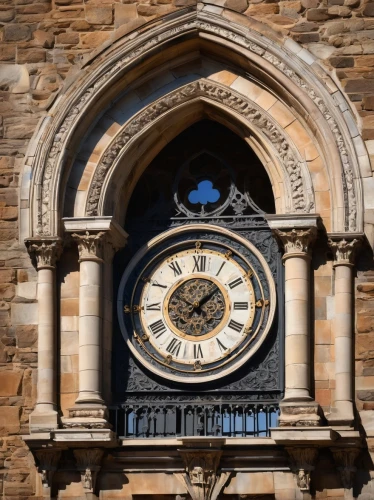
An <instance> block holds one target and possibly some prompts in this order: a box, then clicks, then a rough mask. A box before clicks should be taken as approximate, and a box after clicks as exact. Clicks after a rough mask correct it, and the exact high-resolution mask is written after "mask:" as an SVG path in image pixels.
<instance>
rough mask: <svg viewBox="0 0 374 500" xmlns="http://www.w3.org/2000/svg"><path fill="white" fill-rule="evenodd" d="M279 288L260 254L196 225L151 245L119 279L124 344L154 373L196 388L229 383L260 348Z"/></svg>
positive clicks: (229, 235) (210, 228)
mask: <svg viewBox="0 0 374 500" xmlns="http://www.w3.org/2000/svg"><path fill="white" fill-rule="evenodd" d="M275 305H276V300H275V285H274V281H273V277H272V275H271V272H270V269H269V267H268V265H267V263H266V261H265V259H264V258H263V256H262V255H261V253H260V252H259V251H258V250H257V249H256V248H255V247H254V246H253V245H252V244H251V243H250V242H248V241H247V240H246V239H245V238H243V237H241V236H239V235H237V234H236V233H233V232H231V231H229V230H227V229H222V228H218V227H216V226H210V225H201V224H194V225H189V226H184V227H182V228H178V229H173V230H170V231H167V232H165V233H163V234H162V235H160V236H158V237H156V238H154V239H153V240H151V241H150V242H149V243H148V244H147V245H146V246H145V247H143V248H142V249H141V250H139V252H137V254H136V255H135V256H134V258H133V259H132V260H131V262H130V263H129V265H128V267H127V269H126V271H125V273H124V275H123V277H122V280H121V284H120V288H119V296H118V317H119V323H120V327H121V330H122V334H123V336H124V339H125V341H126V343H127V345H128V347H129V349H130V351H131V352H132V353H133V355H135V357H136V358H137V359H138V361H140V362H141V363H142V364H143V365H144V366H145V367H146V368H147V369H149V370H150V371H151V372H153V373H155V374H156V375H159V376H161V377H165V378H167V379H168V380H170V381H173V382H180V383H182V384H184V383H192V384H198V383H203V382H210V381H214V380H217V378H220V377H225V376H227V375H229V374H230V373H232V372H233V371H234V370H236V369H238V368H239V367H240V366H242V365H243V364H244V363H246V362H247V361H248V360H249V359H250V358H251V357H252V356H253V354H254V353H255V352H256V351H257V350H258V348H259V347H260V345H261V344H262V343H263V341H264V339H265V338H266V335H267V333H268V331H269V329H270V327H271V324H272V321H273V317H274V310H275Z"/></svg>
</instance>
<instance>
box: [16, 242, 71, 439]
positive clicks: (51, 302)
mask: <svg viewBox="0 0 374 500" xmlns="http://www.w3.org/2000/svg"><path fill="white" fill-rule="evenodd" d="M25 244H26V246H27V250H28V252H29V253H30V255H31V258H32V260H33V263H34V265H35V266H36V268H37V271H38V295H37V297H38V383H37V402H36V407H35V410H34V411H33V412H32V413H31V415H30V432H43V431H44V432H46V431H50V430H52V429H56V428H57V427H58V414H57V411H56V410H57V400H56V357H57V353H56V349H57V346H56V283H55V281H56V280H55V266H56V261H57V259H58V258H59V256H60V254H61V250H62V244H61V238H58V237H35V238H30V239H28V240H26V241H25Z"/></svg>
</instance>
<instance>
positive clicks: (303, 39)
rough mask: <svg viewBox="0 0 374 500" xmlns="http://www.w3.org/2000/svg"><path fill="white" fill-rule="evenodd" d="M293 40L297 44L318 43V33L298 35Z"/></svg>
mask: <svg viewBox="0 0 374 500" xmlns="http://www.w3.org/2000/svg"><path fill="white" fill-rule="evenodd" d="M294 39H295V40H296V41H297V42H299V43H314V42H319V33H300V34H298V35H296V36H295V37H294Z"/></svg>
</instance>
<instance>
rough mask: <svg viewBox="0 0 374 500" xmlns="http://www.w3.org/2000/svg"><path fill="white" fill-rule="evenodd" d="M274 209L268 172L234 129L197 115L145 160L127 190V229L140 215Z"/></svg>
mask: <svg viewBox="0 0 374 500" xmlns="http://www.w3.org/2000/svg"><path fill="white" fill-rule="evenodd" d="M262 213H275V205H274V197H273V191H272V187H271V183H270V180H269V177H268V175H267V173H266V171H265V169H264V167H263V165H262V163H261V161H260V160H259V159H258V157H257V156H256V154H255V153H254V151H253V150H252V149H251V148H250V147H249V146H248V145H247V144H246V142H245V141H243V140H242V139H241V138H240V137H239V136H237V135H236V134H235V133H234V132H232V131H231V130H229V129H228V128H226V127H224V126H223V125H221V124H219V123H217V122H213V121H211V120H207V119H204V120H201V121H199V122H197V123H195V124H194V125H192V126H191V127H189V128H188V129H186V130H185V131H184V132H182V133H181V134H180V135H178V136H177V137H176V138H175V139H174V140H173V141H171V142H170V143H169V144H168V145H167V146H166V147H165V148H164V149H163V150H162V151H161V152H160V153H159V154H158V155H157V156H156V158H155V159H154V160H153V161H152V162H151V163H150V165H149V166H148V167H147V169H146V170H145V172H144V173H143V175H142V177H141V178H140V180H139V182H138V183H137V186H136V188H135V190H134V192H133V194H132V196H131V200H130V203H129V207H128V211H127V216H126V223H125V226H126V229H127V230H130V229H131V226H133V225H134V224H138V223H139V222H140V221H141V220H142V221H144V222H146V221H150V220H156V219H157V220H158V221H159V220H160V219H163V220H164V221H166V220H170V219H173V218H180V217H182V218H183V217H188V218H194V217H196V218H201V217H202V216H220V215H226V216H230V215H231V216H237V215H252V214H253V215H254V214H262Z"/></svg>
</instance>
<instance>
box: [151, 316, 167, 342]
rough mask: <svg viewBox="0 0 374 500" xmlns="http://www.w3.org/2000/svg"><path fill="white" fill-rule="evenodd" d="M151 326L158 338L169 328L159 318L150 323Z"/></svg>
mask: <svg viewBox="0 0 374 500" xmlns="http://www.w3.org/2000/svg"><path fill="white" fill-rule="evenodd" d="M149 328H150V329H151V331H152V333H153V335H154V336H155V337H156V339H158V338H159V337H161V335H162V334H163V333H165V332H166V330H167V328H166V326H165V325H164V322H163V321H162V319H159V320H158V321H155V322H154V323H152V324H151V325H149Z"/></svg>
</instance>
